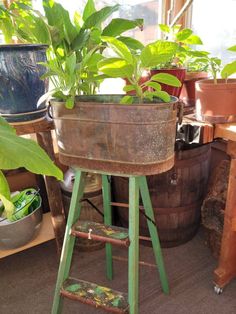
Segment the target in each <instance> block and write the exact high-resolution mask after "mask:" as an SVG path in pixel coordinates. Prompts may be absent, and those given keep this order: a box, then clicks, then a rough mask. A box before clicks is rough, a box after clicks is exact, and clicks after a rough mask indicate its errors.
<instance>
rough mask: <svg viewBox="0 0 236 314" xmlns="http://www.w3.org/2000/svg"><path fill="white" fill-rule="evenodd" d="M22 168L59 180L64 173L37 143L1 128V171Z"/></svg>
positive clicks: (3, 127)
mask: <svg viewBox="0 0 236 314" xmlns="http://www.w3.org/2000/svg"><path fill="white" fill-rule="evenodd" d="M20 167H24V168H26V169H27V170H29V171H31V172H34V173H37V174H44V175H49V176H55V177H56V178H58V179H59V180H62V178H63V174H62V172H61V171H60V170H59V169H58V168H57V167H56V166H55V165H54V163H53V162H52V161H51V159H50V158H49V157H48V155H47V154H46V153H45V151H44V150H43V149H42V148H41V147H40V146H39V145H38V144H37V143H36V142H34V141H32V140H28V139H25V138H22V137H19V136H17V135H15V133H14V132H12V130H9V129H7V128H6V127H5V126H0V169H16V168H20Z"/></svg>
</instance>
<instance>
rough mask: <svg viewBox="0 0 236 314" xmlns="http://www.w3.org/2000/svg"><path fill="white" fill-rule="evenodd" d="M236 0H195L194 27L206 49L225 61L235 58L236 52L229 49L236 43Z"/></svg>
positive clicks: (193, 11)
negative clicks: (228, 49)
mask: <svg viewBox="0 0 236 314" xmlns="http://www.w3.org/2000/svg"><path fill="white" fill-rule="evenodd" d="M235 12H236V0H226V1H215V0H208V1H206V0H195V1H194V2H193V10H192V28H193V29H194V31H195V32H196V33H197V34H198V35H199V36H200V37H201V39H202V41H203V43H204V46H203V47H202V48H200V49H205V50H206V51H209V52H211V54H212V56H214V57H219V58H221V59H222V62H223V63H228V62H230V61H233V60H235V53H232V52H229V51H227V48H229V47H230V46H233V45H236V23H235Z"/></svg>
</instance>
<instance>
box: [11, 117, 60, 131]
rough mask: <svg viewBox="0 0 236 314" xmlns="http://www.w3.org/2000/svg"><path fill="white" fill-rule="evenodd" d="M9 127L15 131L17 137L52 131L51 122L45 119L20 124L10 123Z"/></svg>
mask: <svg viewBox="0 0 236 314" xmlns="http://www.w3.org/2000/svg"><path fill="white" fill-rule="evenodd" d="M11 125H12V126H13V127H14V128H15V129H16V133H17V134H18V135H26V134H33V133H39V132H47V131H50V130H53V129H54V124H53V121H52V120H48V119H46V118H45V119H43V120H40V121H36V122H30V123H22V124H14V123H11Z"/></svg>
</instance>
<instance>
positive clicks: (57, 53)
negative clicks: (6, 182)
mask: <svg viewBox="0 0 236 314" xmlns="http://www.w3.org/2000/svg"><path fill="white" fill-rule="evenodd" d="M30 3H31V1H28V0H20V1H17V2H14V3H12V4H11V5H10V7H9V8H8V9H6V8H5V7H3V6H0V29H1V30H2V31H3V33H4V35H5V40H6V42H9V41H11V40H12V38H13V36H16V37H17V38H18V39H20V40H21V41H22V42H23V43H27V45H25V44H23V45H22V44H20V45H1V46H0V62H1V64H2V66H1V67H0V79H1V86H0V94H1V95H2V97H1V98H0V112H1V113H2V114H3V115H5V116H6V118H8V120H11V121H12V122H15V121H19V120H20V121H22V120H28V119H32V118H38V117H39V114H40V116H41V115H42V114H44V113H43V112H45V110H46V108H45V102H44V101H42V99H41V100H40V102H39V101H38V100H39V98H40V96H42V95H43V94H45V91H46V89H45V83H46V82H47V78H46V77H43V74H44V73H45V72H46V69H45V68H44V67H43V66H42V64H45V62H46V54H45V51H46V47H47V46H45V44H46V45H48V49H47V58H48V61H49V62H48V66H49V68H50V70H51V71H53V72H54V73H55V74H56V75H57V74H59V76H57V77H60V78H61V79H62V76H61V75H60V74H61V73H59V72H60V71H63V70H62V69H61V68H60V67H61V66H63V65H65V66H66V67H67V69H66V70H68V71H69V69H70V71H71V72H72V71H73V64H74V63H73V62H74V61H75V59H77V60H80V59H81V58H82V57H83V54H84V50H83V49H82V48H83V46H86V45H87V46H89V48H90V50H91V51H92V50H93V48H95V47H96V46H97V45H98V44H99V38H100V36H101V34H103V35H109V36H115V37H119V38H120V39H121V40H123V41H125V42H127V40H128V42H129V43H130V44H132V45H133V44H135V40H132V39H129V38H128V37H125V36H121V35H122V33H124V32H125V31H127V30H129V29H131V28H134V27H136V26H138V27H140V28H141V27H142V24H143V20H142V19H136V20H126V19H122V18H117V19H113V20H112V23H109V24H108V25H107V26H106V27H105V28H102V23H103V22H104V21H105V20H106V19H107V18H109V16H110V15H111V14H112V13H113V12H115V11H117V10H118V8H119V5H114V6H107V7H104V8H103V9H101V10H99V11H97V10H96V9H95V6H94V3H93V1H92V0H88V2H87V5H86V7H85V10H84V12H83V15H81V16H80V14H79V13H78V12H76V13H75V15H74V23H72V22H71V20H70V17H69V12H68V11H67V10H65V9H64V8H63V7H62V6H61V5H60V4H58V3H56V2H54V1H53V2H52V1H48V0H46V1H44V2H43V7H44V13H45V17H44V16H42V15H41V14H40V13H39V12H37V11H35V10H33V9H32V7H31V5H30ZM29 43H30V45H29ZM32 44H33V45H32ZM42 44H43V45H42ZM35 45H36V46H35ZM38 45H39V46H38ZM100 48H101V50H102V47H100ZM31 50H33V51H34V52H35V51H36V54H33V53H32V52H31ZM85 50H86V48H85ZM29 51H30V52H29ZM73 53H74V55H73ZM74 56H75V57H76V58H74ZM100 58H101V55H100V53H99V52H97V53H96V54H93V65H92V62H90V65H91V68H90V69H89V73H90V75H91V76H92V77H91V79H92V78H93V74H92V67H94V66H95V65H96V62H98V61H99V59H100ZM33 62H34V64H33ZM40 77H41V78H43V80H40ZM51 80H54V79H53V78H52V77H51ZM62 80H63V81H61V82H58V81H57V78H55V80H54V85H55V86H58V85H60V91H61V95H64V96H65V98H68V97H67V95H68V94H70V95H71V97H72V94H71V93H70V87H69V90H66V88H68V86H69V85H71V86H73V84H77V83H76V82H75V81H76V80H77V78H76V77H75V76H74V77H72V78H70V76H67V77H63V79H62ZM94 82H95V80H94ZM63 84H65V85H64V87H63ZM98 84H99V80H97V81H96V83H94V84H93V86H92V85H91V84H90V87H91V88H96V87H97V86H98ZM62 87H63V88H62ZM82 87H83V88H82V90H83V91H84V92H86V93H87V92H88V88H89V87H88V85H86V84H83V86H82ZM90 92H91V91H90ZM70 102H71V103H72V102H73V100H72V98H70V100H68V102H67V105H68V106H69V103H70Z"/></svg>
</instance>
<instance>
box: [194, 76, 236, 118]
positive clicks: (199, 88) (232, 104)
mask: <svg viewBox="0 0 236 314" xmlns="http://www.w3.org/2000/svg"><path fill="white" fill-rule="evenodd" d="M196 119H197V120H198V121H206V122H210V123H231V122H236V79H228V81H227V83H226V82H225V80H223V79H218V80H217V84H214V81H213V79H207V80H201V81H198V82H196Z"/></svg>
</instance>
